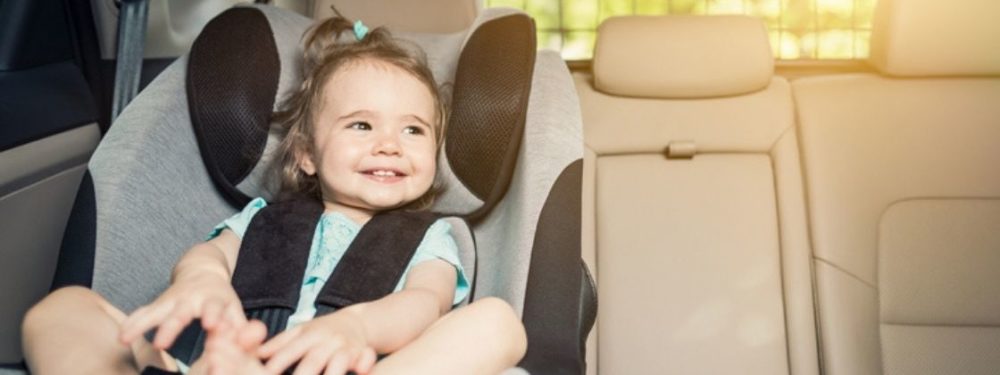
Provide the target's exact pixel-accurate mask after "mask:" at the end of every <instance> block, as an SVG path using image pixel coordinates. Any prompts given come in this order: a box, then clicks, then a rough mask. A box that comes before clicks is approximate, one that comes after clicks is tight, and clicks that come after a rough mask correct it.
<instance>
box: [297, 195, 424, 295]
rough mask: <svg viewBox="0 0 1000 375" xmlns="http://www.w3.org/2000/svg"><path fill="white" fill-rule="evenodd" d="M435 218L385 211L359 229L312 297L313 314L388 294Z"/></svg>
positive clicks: (420, 213)
mask: <svg viewBox="0 0 1000 375" xmlns="http://www.w3.org/2000/svg"><path fill="white" fill-rule="evenodd" d="M437 219H438V215H437V214H435V213H431V212H406V211H387V212H383V213H380V214H378V215H375V216H374V217H372V218H371V220H369V221H368V223H367V224H365V226H364V227H362V228H361V231H360V232H359V233H358V235H357V237H355V238H354V241H352V242H351V245H350V246H349V247H348V248H347V252H346V253H345V254H344V257H343V258H342V259H341V260H340V263H338V264H337V267H336V268H334V270H333V273H332V274H331V276H330V279H329V280H327V282H326V285H324V286H323V289H322V291H320V294H319V296H318V297H317V298H316V309H317V313H316V314H317V315H321V314H325V313H329V312H331V311H333V310H336V309H340V308H343V307H345V306H350V305H352V304H355V303H361V302H368V301H374V300H376V299H379V298H382V297H384V296H386V295H389V294H390V293H392V291H393V290H394V289H395V288H396V284H398V283H399V279H400V278H401V277H402V276H403V272H404V271H405V270H406V266H407V265H408V264H409V263H410V259H412V258H413V254H414V253H416V251H417V246H419V245H420V242H421V241H422V240H423V238H424V235H425V234H426V233H427V228H428V227H430V226H431V224H433V223H434V221H435V220H437Z"/></svg>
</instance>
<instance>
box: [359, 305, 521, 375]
mask: <svg viewBox="0 0 1000 375" xmlns="http://www.w3.org/2000/svg"><path fill="white" fill-rule="evenodd" d="M526 348H527V336H526V334H525V333H524V327H523V326H522V325H521V320H520V319H518V317H517V315H516V314H515V313H514V310H513V309H511V307H510V306H509V305H507V303H506V302H504V301H503V300H501V299H498V298H492V297H490V298H484V299H481V300H478V301H476V302H473V303H472V304H470V305H468V306H465V307H462V308H460V309H456V310H454V311H452V312H450V313H448V314H447V315H445V316H444V317H442V318H441V319H440V320H438V321H437V322H435V323H434V324H433V325H431V327H430V328H428V329H427V331H426V332H424V333H423V334H422V335H420V337H418V338H417V339H416V340H414V341H413V342H412V343H410V344H409V345H407V346H405V347H404V348H402V349H400V350H399V351H397V352H395V353H393V354H392V355H390V356H388V357H386V358H385V359H383V360H382V361H380V362H378V363H377V364H376V365H375V368H374V369H373V370H372V372H371V373H372V374H379V375H384V374H484V375H486V374H489V375H495V374H497V373H500V372H501V371H503V370H505V369H507V368H510V367H513V366H514V365H516V364H517V362H518V361H519V360H521V357H522V356H524V352H525V350H526Z"/></svg>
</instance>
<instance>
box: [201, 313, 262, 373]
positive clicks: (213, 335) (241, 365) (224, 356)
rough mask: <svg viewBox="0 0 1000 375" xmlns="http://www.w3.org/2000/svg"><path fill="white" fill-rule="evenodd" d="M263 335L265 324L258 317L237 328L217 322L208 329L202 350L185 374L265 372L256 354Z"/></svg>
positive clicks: (226, 323)
mask: <svg viewBox="0 0 1000 375" xmlns="http://www.w3.org/2000/svg"><path fill="white" fill-rule="evenodd" d="M265 336H267V328H266V327H265V326H264V324H263V323H261V322H260V321H259V320H254V321H250V322H247V324H244V325H243V326H242V327H240V328H235V327H231V326H230V325H229V323H228V322H221V323H219V325H218V326H217V327H216V328H215V329H213V330H212V331H210V332H208V335H207V338H206V340H205V351H204V353H202V355H201V357H200V358H198V360H197V361H195V363H194V364H192V365H191V370H190V371H189V372H188V374H189V375H229V374H246V375H250V374H255V375H269V374H268V372H267V370H265V369H264V364H263V363H261V362H260V359H258V358H257V348H259V347H260V345H261V343H263V341H264V337H265Z"/></svg>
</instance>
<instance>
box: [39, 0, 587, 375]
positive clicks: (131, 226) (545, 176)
mask: <svg viewBox="0 0 1000 375" xmlns="http://www.w3.org/2000/svg"><path fill="white" fill-rule="evenodd" d="M310 23H311V20H309V19H307V18H304V17H302V16H300V15H297V14H294V13H292V12H288V11H283V10H281V9H277V8H272V7H268V6H247V7H237V8H233V9H230V10H228V11H226V12H224V13H223V14H222V15H220V16H218V17H217V18H216V19H214V20H213V21H212V22H210V23H209V24H208V25H207V26H206V27H205V29H204V30H203V32H202V35H201V36H199V39H198V41H196V42H195V45H194V47H193V48H192V51H191V52H190V53H189V54H188V55H185V56H182V57H181V58H179V59H178V60H177V61H176V62H175V63H173V64H172V65H171V66H170V67H169V68H167V69H166V70H165V71H164V72H163V73H161V74H160V76H159V77H157V78H156V80H155V81H154V82H152V83H151V84H150V85H149V86H148V87H147V88H146V89H145V90H144V91H143V92H142V93H140V95H139V96H137V97H136V99H135V100H134V101H133V102H132V104H130V105H129V106H128V107H127V108H126V109H125V110H124V112H122V114H121V115H120V117H119V118H118V120H117V122H116V123H115V124H114V125H113V126H112V127H111V129H110V131H109V132H108V133H107V135H106V136H105V138H104V139H103V141H102V142H101V144H100V145H99V146H98V150H97V151H96V153H95V154H94V156H93V158H92V159H91V161H90V164H89V168H88V172H87V174H86V176H85V177H84V182H83V184H82V187H81V189H80V191H79V193H78V195H77V201H76V203H75V205H74V208H73V213H72V214H71V217H70V224H69V227H68V229H67V233H66V234H65V236H64V240H63V247H62V251H61V254H60V259H59V263H58V266H57V271H56V277H55V280H54V282H53V289H55V288H58V287H61V286H65V285H73V284H75V285H85V286H89V287H91V288H92V289H93V290H95V291H96V292H98V293H100V294H101V295H103V296H104V297H106V298H107V299H108V300H109V301H110V302H111V303H113V304H114V305H116V306H117V307H119V308H121V309H122V310H124V311H132V310H133V309H135V308H137V307H138V306H140V305H143V304H145V303H148V302H149V301H151V300H152V299H153V298H154V297H155V296H156V295H157V294H158V293H159V292H161V291H162V290H163V289H164V288H166V286H167V283H168V280H169V274H170V271H171V269H172V266H173V264H174V263H175V262H176V260H177V259H178V258H179V257H180V256H181V254H182V253H183V251H184V250H185V249H186V248H188V247H189V246H191V245H192V244H193V243H195V242H197V241H200V240H203V239H204V236H205V235H206V233H207V231H208V230H210V229H211V228H212V227H213V226H214V225H215V224H216V223H217V222H219V221H220V220H221V219H222V218H225V217H228V216H230V215H232V214H233V213H234V212H236V211H237V209H238V208H240V207H241V202H245V201H246V199H247V197H253V196H264V197H265V198H270V197H272V196H273V194H272V193H271V192H270V191H269V190H268V188H267V186H268V184H267V183H266V181H265V180H264V179H265V175H266V173H265V170H266V167H267V164H268V161H269V160H270V152H271V150H272V148H273V147H274V146H276V144H277V142H278V138H277V136H275V135H273V134H269V133H267V132H266V131H265V130H266V128H267V127H266V125H267V123H268V120H269V115H270V113H271V111H272V110H273V109H276V106H277V104H278V103H280V99H281V98H283V97H284V96H285V95H287V93H288V92H289V91H290V90H291V89H292V88H293V87H294V86H295V85H297V83H298V81H299V80H300V77H299V74H300V72H299V68H298V67H299V62H298V59H299V56H300V48H301V46H300V38H301V35H302V33H303V32H304V31H305V30H306V28H307V27H308V26H309V25H310ZM396 36H397V37H401V38H403V39H409V40H411V41H413V42H415V43H416V44H417V45H419V46H421V47H422V48H423V49H424V50H425V52H426V53H427V55H428V61H429V63H430V64H431V69H432V71H433V72H434V74H435V77H436V78H437V79H438V81H439V83H446V82H447V83H451V86H452V87H453V90H452V94H453V95H452V98H451V103H452V107H451V108H452V112H451V119H450V122H449V127H448V131H447V134H446V141H445V146H444V147H443V150H442V154H441V158H440V168H439V170H440V173H439V175H440V176H439V177H440V178H441V179H442V181H443V182H444V184H445V187H444V190H443V192H442V194H440V196H439V199H438V202H436V203H435V206H434V210H436V211H440V212H447V213H450V214H453V215H455V216H456V220H453V224H456V223H455V222H456V221H457V222H461V221H462V220H465V221H466V222H468V224H469V225H468V226H465V225H462V226H456V228H469V229H470V230H469V231H468V232H469V233H467V234H468V236H466V237H465V238H464V239H463V238H458V240H459V241H458V242H459V243H460V247H463V263H466V265H467V266H466V269H467V270H470V272H469V273H470V277H471V278H472V279H473V290H472V294H471V296H470V300H475V299H478V298H483V297H487V296H496V297H500V298H502V299H504V300H506V301H507V302H509V303H510V304H511V305H512V306H513V307H514V308H515V310H516V311H518V312H519V313H521V316H522V318H523V321H524V324H525V326H526V328H527V331H528V338H529V348H528V353H527V355H526V356H525V358H524V359H523V360H522V362H521V363H520V364H519V366H520V367H522V368H524V369H526V370H527V371H529V372H532V373H544V374H563V373H583V371H584V367H585V363H584V360H583V355H584V354H583V353H584V348H583V346H584V340H585V339H586V337H587V334H588V332H589V330H590V327H591V326H592V324H593V321H594V318H595V315H596V295H595V288H594V286H593V282H592V279H591V278H590V276H589V273H588V272H587V270H586V268H585V266H584V265H583V263H582V260H581V258H580V183H581V171H582V155H583V149H582V143H583V141H582V126H581V120H580V112H579V104H578V102H577V100H576V96H575V92H574V88H573V83H572V79H571V77H570V74H569V71H568V69H567V68H566V66H565V64H564V63H563V61H562V60H561V58H560V57H559V55H558V54H556V53H554V52H552V51H541V52H536V50H535V41H534V40H535V33H534V25H533V21H532V20H531V19H530V18H529V17H528V16H526V15H524V14H521V13H517V12H515V11H513V10H508V9H486V10H485V11H484V13H483V14H482V15H480V16H479V17H478V18H477V20H476V22H475V23H474V25H473V26H472V27H471V28H470V29H469V30H466V31H461V32H457V33H452V34H417V33H396ZM519 76H520V77H522V78H523V79H517V77H519ZM185 82H187V84H186V83H185ZM192 123H194V126H192ZM459 231H460V230H459ZM459 237H461V236H459Z"/></svg>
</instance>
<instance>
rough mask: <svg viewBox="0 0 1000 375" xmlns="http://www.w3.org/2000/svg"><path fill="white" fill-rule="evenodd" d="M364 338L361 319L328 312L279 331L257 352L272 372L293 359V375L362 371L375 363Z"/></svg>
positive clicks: (372, 351)
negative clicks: (294, 366)
mask: <svg viewBox="0 0 1000 375" xmlns="http://www.w3.org/2000/svg"><path fill="white" fill-rule="evenodd" d="M366 341H367V340H366V339H365V334H364V329H363V328H362V325H361V322H359V321H357V320H352V319H351V317H350V316H349V315H345V314H330V315H326V316H323V317H319V318H316V319H313V320H311V321H309V322H307V323H304V324H302V325H299V326H296V327H294V328H292V329H290V330H287V331H285V332H282V333H281V334H279V335H278V336H275V337H274V338H273V339H271V340H270V341H268V342H266V343H264V345H263V346H261V347H260V350H258V352H257V353H258V354H259V355H260V357H261V358H265V359H268V360H267V363H266V364H265V367H266V368H267V370H268V371H269V372H271V373H274V374H280V373H281V372H282V371H284V370H285V369H286V368H288V367H289V366H291V365H292V364H293V363H295V362H296V361H299V365H298V367H296V369H295V373H294V374H295V375H300V374H319V373H323V374H337V375H339V374H344V373H346V372H347V371H348V370H353V371H354V372H356V373H358V374H366V373H368V372H369V371H371V368H372V366H374V365H375V350H374V349H372V348H371V347H370V346H368V344H367V342H366ZM324 369H325V371H324Z"/></svg>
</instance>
